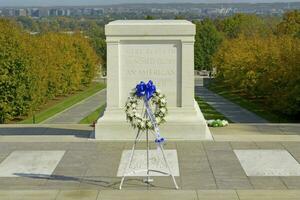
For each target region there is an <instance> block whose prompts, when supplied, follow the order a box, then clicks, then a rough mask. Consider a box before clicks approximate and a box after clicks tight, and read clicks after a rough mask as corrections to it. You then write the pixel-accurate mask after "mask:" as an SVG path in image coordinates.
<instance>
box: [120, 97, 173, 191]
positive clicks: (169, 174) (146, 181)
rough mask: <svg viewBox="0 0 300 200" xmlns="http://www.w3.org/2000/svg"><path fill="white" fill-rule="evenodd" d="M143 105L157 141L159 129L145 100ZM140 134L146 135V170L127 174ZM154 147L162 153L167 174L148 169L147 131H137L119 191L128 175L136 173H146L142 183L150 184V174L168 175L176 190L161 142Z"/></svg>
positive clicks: (151, 180)
mask: <svg viewBox="0 0 300 200" xmlns="http://www.w3.org/2000/svg"><path fill="white" fill-rule="evenodd" d="M144 103H145V105H146V110H145V111H146V112H145V114H144V116H145V117H147V118H149V119H150V121H151V123H152V125H153V126H154V130H155V133H156V134H154V133H153V135H154V136H155V137H156V138H157V139H159V138H158V137H159V129H158V126H157V123H156V121H155V118H154V115H153V113H152V111H151V109H150V107H149V104H148V102H147V101H146V100H145V101H144ZM142 132H145V133H146V143H147V151H146V152H147V169H140V170H135V171H132V172H128V170H129V169H130V166H131V164H132V160H133V157H134V153H135V147H136V144H137V143H138V142H139V141H140V137H141V135H142ZM156 145H157V148H158V149H159V150H160V151H161V153H162V156H163V160H164V162H165V164H166V167H167V169H168V172H163V171H159V170H153V169H151V168H150V166H149V164H150V162H149V161H150V155H149V153H150V148H149V131H148V130H146V131H141V130H138V132H137V134H136V137H135V140H134V143H133V146H132V149H131V154H130V158H129V162H128V164H127V166H126V168H125V170H124V173H123V177H122V180H121V183H120V186H119V189H120V190H121V189H122V186H123V183H124V180H125V178H126V176H130V175H133V174H136V173H139V172H146V173H147V177H146V178H145V179H144V180H143V181H144V183H147V184H149V183H151V182H153V179H151V177H150V172H157V173H160V174H164V175H168V176H171V178H172V180H173V183H174V186H175V188H176V189H178V185H177V183H176V180H175V177H174V175H173V173H172V171H171V168H170V165H169V162H168V161H167V158H166V154H165V152H164V148H163V144H162V143H161V142H156Z"/></svg>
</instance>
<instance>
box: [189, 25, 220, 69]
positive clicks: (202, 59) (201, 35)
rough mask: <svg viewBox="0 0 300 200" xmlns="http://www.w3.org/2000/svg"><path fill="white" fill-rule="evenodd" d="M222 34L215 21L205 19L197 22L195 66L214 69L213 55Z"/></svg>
mask: <svg viewBox="0 0 300 200" xmlns="http://www.w3.org/2000/svg"><path fill="white" fill-rule="evenodd" d="M221 42H222V36H221V34H220V33H219V32H218V31H217V29H216V27H215V25H214V24H213V22H212V21H211V20H209V19H205V20H203V21H201V22H196V42H195V68H196V69H207V70H211V69H212V57H213V55H214V53H215V52H216V51H217V49H218V47H219V45H220V43H221Z"/></svg>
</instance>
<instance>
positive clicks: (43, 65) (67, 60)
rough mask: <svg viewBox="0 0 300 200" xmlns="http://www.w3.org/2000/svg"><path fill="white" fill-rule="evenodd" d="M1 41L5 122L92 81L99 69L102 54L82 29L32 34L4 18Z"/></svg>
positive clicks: (0, 108) (0, 104)
mask: <svg viewBox="0 0 300 200" xmlns="http://www.w3.org/2000/svg"><path fill="white" fill-rule="evenodd" d="M0 44H1V45H0V93H1V95H0V120H1V122H2V123H3V122H5V121H6V120H9V119H12V118H15V117H18V116H21V115H28V114H30V113H31V112H32V111H34V110H36V109H38V108H39V106H40V105H41V104H43V103H45V102H46V101H47V100H49V99H51V98H54V97H55V96H58V95H65V94H70V93H72V92H74V91H76V90H78V89H80V88H81V87H82V86H83V85H88V84H90V83H91V81H92V79H93V78H94V76H95V74H96V73H97V70H98V66H97V65H98V64H99V60H98V57H97V55H96V54H95V52H94V50H93V49H92V48H91V47H90V44H89V41H87V40H86V39H85V38H84V37H83V36H82V35H81V34H80V33H77V34H74V35H68V34H62V33H45V34H41V35H38V36H31V35H29V34H28V33H26V32H24V31H23V30H22V29H20V28H19V27H18V25H17V24H15V23H13V22H11V21H8V20H3V19H0Z"/></svg>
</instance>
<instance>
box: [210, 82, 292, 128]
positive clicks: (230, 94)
mask: <svg viewBox="0 0 300 200" xmlns="http://www.w3.org/2000/svg"><path fill="white" fill-rule="evenodd" d="M208 89H210V90H211V91H213V92H215V93H217V94H219V95H220V96H222V97H224V98H226V99H228V100H229V101H231V102H233V103H236V104H238V105H239V106H241V107H243V108H245V109H247V110H249V111H251V112H253V113H255V114H257V115H258V116H260V117H262V118H264V119H266V120H268V121H269V122H272V123H284V122H290V120H289V119H288V118H286V117H285V116H283V115H279V114H275V113H272V112H271V111H269V110H267V109H266V108H267V107H266V105H262V104H261V103H259V102H258V101H257V100H254V99H253V100H250V99H246V98H245V97H243V96H242V95H240V94H239V93H238V91H236V92H235V91H230V90H228V89H227V88H226V87H224V86H218V85H217V83H212V84H210V85H209V86H208Z"/></svg>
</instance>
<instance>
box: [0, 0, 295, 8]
mask: <svg viewBox="0 0 300 200" xmlns="http://www.w3.org/2000/svg"><path fill="white" fill-rule="evenodd" d="M187 2H189V3H241V2H242V3H265V2H268V3H271V2H300V0H48V1H47V0H0V6H1V7H3V6H81V5H108V4H119V3H187Z"/></svg>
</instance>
